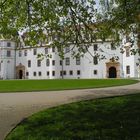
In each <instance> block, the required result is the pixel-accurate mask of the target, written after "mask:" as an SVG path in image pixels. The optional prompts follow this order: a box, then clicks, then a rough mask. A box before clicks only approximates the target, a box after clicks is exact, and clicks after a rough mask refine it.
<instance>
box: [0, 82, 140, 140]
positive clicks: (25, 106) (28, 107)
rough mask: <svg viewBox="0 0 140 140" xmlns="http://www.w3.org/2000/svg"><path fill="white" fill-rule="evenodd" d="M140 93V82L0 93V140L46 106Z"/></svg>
mask: <svg viewBox="0 0 140 140" xmlns="http://www.w3.org/2000/svg"><path fill="white" fill-rule="evenodd" d="M132 93H140V83H137V84H134V85H128V86H122V87H110V88H100V89H84V90H67V91H44V92H30V93H27V92H26V93H0V140H4V137H5V136H6V135H7V134H8V133H9V132H10V131H11V129H13V128H14V127H15V126H16V125H17V124H18V123H19V122H20V121H21V120H23V119H24V118H26V117H28V116H30V115H31V114H33V113H35V112H38V111H40V110H42V109H44V108H49V107H52V106H57V105H60V104H65V103H70V102H75V101H79V100H86V99H94V98H101V97H108V96H116V95H124V94H132Z"/></svg>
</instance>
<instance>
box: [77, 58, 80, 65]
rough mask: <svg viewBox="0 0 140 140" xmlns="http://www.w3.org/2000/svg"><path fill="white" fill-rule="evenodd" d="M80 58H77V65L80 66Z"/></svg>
mask: <svg viewBox="0 0 140 140" xmlns="http://www.w3.org/2000/svg"><path fill="white" fill-rule="evenodd" d="M80 63H81V62H80V57H76V65H80Z"/></svg>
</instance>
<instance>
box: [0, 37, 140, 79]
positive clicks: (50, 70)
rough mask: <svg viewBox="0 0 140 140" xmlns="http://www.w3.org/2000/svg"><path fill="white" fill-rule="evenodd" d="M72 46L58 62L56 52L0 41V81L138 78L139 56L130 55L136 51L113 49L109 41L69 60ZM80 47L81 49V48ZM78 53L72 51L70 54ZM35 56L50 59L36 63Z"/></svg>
mask: <svg viewBox="0 0 140 140" xmlns="http://www.w3.org/2000/svg"><path fill="white" fill-rule="evenodd" d="M72 47H73V46H72V45H71V46H70V47H66V48H64V49H65V50H64V52H65V56H64V59H63V60H62V59H61V57H60V56H59V53H58V50H57V48H50V47H48V46H42V47H24V48H23V47H17V45H16V43H15V42H13V41H11V40H4V39H2V40H0V78H1V79H61V78H65V79H74V78H76V79H82V78H133V77H136V78H138V77H140V56H139V54H138V53H136V54H135V55H132V51H130V49H131V50H133V49H135V48H138V46H137V43H135V44H134V45H133V46H131V44H130V43H125V44H123V43H122V45H120V46H118V47H114V46H113V45H112V43H111V41H106V42H102V41H97V42H96V43H92V45H90V46H89V47H88V51H87V52H85V54H84V55H83V56H81V57H73V56H72V54H71V53H72V52H71V51H70V50H71V48H72ZM83 47H84V45H83ZM74 51H75V52H77V51H78V50H77V49H76V48H75V50H74ZM38 54H45V55H48V54H49V56H51V57H43V59H40V58H39V59H38V58H37V56H38Z"/></svg>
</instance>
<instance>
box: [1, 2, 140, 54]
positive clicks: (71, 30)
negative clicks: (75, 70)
mask: <svg viewBox="0 0 140 140" xmlns="http://www.w3.org/2000/svg"><path fill="white" fill-rule="evenodd" d="M99 2H100V5H99V7H100V8H99V7H97V9H96V7H95V5H96V2H95V1H94V0H22V1H21V0H16V1H15V0H1V1H0V35H1V36H2V37H5V38H11V39H14V40H17V41H18V39H19V37H18V36H19V33H24V32H26V33H25V34H24V36H23V37H24V38H25V39H24V41H25V44H27V45H31V46H35V45H36V44H40V45H42V44H43V43H47V42H48V39H49V38H51V39H52V44H51V45H52V47H58V48H59V49H61V48H63V47H66V46H69V45H70V44H73V46H74V47H77V48H78V50H79V52H80V54H81V53H84V52H86V51H88V46H89V45H90V43H92V42H96V40H97V39H99V38H100V39H102V40H103V41H105V40H106V39H107V38H113V40H114V42H119V41H120V36H119V34H120V33H122V34H129V33H130V32H133V33H134V34H137V35H138V34H139V32H140V1H139V0H99ZM114 3H115V4H116V5H114ZM103 7H104V8H103ZM46 35H47V38H46ZM83 44H84V46H85V47H83ZM62 55H63V54H62Z"/></svg>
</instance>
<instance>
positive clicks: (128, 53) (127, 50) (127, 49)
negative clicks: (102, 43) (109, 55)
mask: <svg viewBox="0 0 140 140" xmlns="http://www.w3.org/2000/svg"><path fill="white" fill-rule="evenodd" d="M129 56H130V51H129V48H126V57H129Z"/></svg>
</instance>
